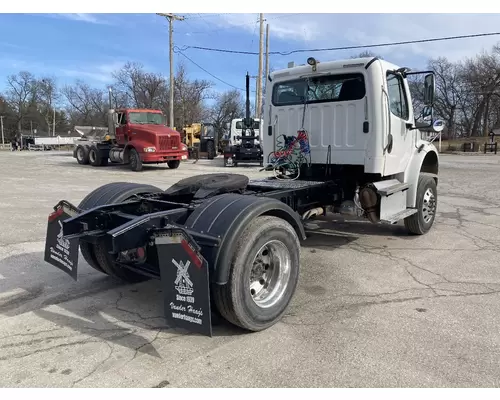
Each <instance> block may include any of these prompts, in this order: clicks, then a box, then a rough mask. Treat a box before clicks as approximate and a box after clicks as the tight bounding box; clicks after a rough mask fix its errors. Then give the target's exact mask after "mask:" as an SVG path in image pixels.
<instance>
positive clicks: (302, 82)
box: [272, 74, 366, 106]
mask: <svg viewBox="0 0 500 400" xmlns="http://www.w3.org/2000/svg"><path fill="white" fill-rule="evenodd" d="M365 93H366V89H365V81H364V77H363V75H362V74H342V75H329V76H319V77H314V78H310V79H309V80H308V81H307V80H306V79H305V78H303V79H294V80H291V81H286V82H280V83H277V84H276V85H274V87H273V99H272V103H273V105H274V106H283V105H298V104H304V98H305V99H306V100H307V103H308V104H311V103H323V102H334V101H353V100H360V99H362V98H363V97H364V96H365Z"/></svg>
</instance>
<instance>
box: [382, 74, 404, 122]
mask: <svg viewBox="0 0 500 400" xmlns="http://www.w3.org/2000/svg"><path fill="white" fill-rule="evenodd" d="M387 87H388V94H389V104H390V108H391V112H392V113H393V114H394V115H395V116H397V117H399V118H401V119H403V120H405V121H407V120H408V117H409V110H408V99H407V98H406V92H405V87H404V83H403V78H402V77H401V76H399V75H396V74H394V73H392V72H389V73H388V74H387Z"/></svg>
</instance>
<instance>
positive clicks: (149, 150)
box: [144, 147, 156, 153]
mask: <svg viewBox="0 0 500 400" xmlns="http://www.w3.org/2000/svg"><path fill="white" fill-rule="evenodd" d="M155 151H156V147H144V153H154V152H155Z"/></svg>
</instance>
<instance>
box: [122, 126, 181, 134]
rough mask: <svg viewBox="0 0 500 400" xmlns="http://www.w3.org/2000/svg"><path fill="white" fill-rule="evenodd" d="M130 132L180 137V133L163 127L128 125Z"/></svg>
mask: <svg viewBox="0 0 500 400" xmlns="http://www.w3.org/2000/svg"><path fill="white" fill-rule="evenodd" d="M130 129H131V131H132V132H144V133H153V134H156V135H171V136H180V133H179V132H177V131H175V130H173V129H171V128H169V127H168V126H165V125H152V124H151V125H149V124H144V125H130Z"/></svg>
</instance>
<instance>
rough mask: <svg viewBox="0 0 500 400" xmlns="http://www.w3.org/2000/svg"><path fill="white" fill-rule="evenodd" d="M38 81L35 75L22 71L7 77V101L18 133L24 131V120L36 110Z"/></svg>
mask: <svg viewBox="0 0 500 400" xmlns="http://www.w3.org/2000/svg"><path fill="white" fill-rule="evenodd" d="M36 95H37V81H36V79H35V77H34V76H33V74H31V73H30V72H27V71H21V72H19V73H18V74H17V75H10V76H8V77H7V90H6V96H5V99H6V101H7V103H8V105H9V106H10V108H11V110H12V112H13V113H14V118H15V120H16V124H17V132H18V133H19V134H20V133H21V131H22V129H23V119H24V118H25V117H26V116H28V115H29V114H31V113H32V112H33V106H35V108H36Z"/></svg>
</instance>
